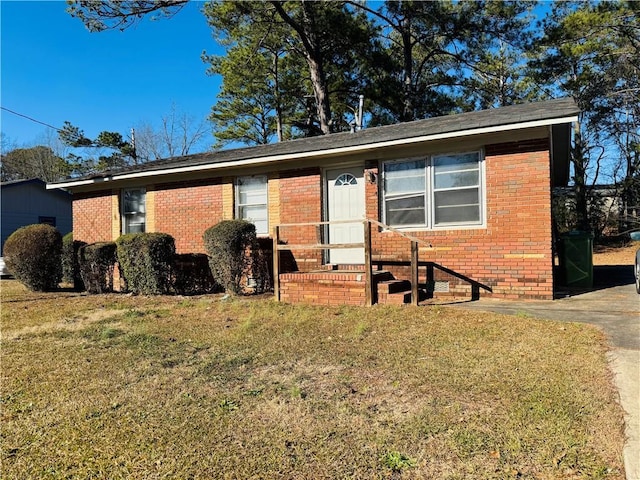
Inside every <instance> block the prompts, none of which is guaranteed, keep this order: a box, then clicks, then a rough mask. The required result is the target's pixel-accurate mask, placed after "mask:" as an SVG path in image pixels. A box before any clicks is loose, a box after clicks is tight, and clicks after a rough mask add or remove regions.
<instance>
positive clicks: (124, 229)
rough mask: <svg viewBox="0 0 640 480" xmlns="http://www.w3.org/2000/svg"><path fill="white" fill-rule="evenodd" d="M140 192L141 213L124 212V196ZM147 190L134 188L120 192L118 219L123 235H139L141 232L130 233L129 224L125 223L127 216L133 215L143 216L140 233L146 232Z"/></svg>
mask: <svg viewBox="0 0 640 480" xmlns="http://www.w3.org/2000/svg"><path fill="white" fill-rule="evenodd" d="M135 191H138V192H142V200H143V205H144V209H143V211H141V212H126V211H125V195H126V194H127V192H135ZM146 205H147V190H146V189H145V188H144V187H136V188H125V189H123V190H122V191H121V192H120V219H121V229H122V233H123V234H127V233H141V232H131V231H130V226H129V223H128V222H127V218H126V217H127V215H135V214H138V215H140V214H142V215H144V222H143V223H142V233H143V232H146V231H147V208H146ZM138 225H139V224H138Z"/></svg>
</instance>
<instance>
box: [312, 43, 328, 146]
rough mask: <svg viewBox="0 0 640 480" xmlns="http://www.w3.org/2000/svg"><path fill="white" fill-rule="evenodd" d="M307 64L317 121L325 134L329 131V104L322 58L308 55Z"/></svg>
mask: <svg viewBox="0 0 640 480" xmlns="http://www.w3.org/2000/svg"><path fill="white" fill-rule="evenodd" d="M307 64H308V65H309V74H310V76H311V84H312V85H313V94H314V96H315V97H316V111H317V114H318V122H320V130H322V133H323V134H324V135H327V134H329V133H331V104H330V102H329V93H328V92H327V79H326V77H325V74H324V68H323V67H322V58H320V59H318V58H315V57H314V56H311V55H308V56H307Z"/></svg>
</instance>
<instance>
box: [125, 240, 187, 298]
mask: <svg viewBox="0 0 640 480" xmlns="http://www.w3.org/2000/svg"><path fill="white" fill-rule="evenodd" d="M116 245H117V246H118V263H119V265H120V272H121V274H122V276H123V277H124V280H125V283H126V288H127V290H129V291H131V292H133V293H136V294H143V295H159V294H165V293H169V290H170V289H171V265H172V263H173V256H174V255H175V252H176V247H175V242H174V240H173V237H172V236H171V235H167V234H166V233H129V234H127V235H122V236H121V237H120V238H118V240H116Z"/></svg>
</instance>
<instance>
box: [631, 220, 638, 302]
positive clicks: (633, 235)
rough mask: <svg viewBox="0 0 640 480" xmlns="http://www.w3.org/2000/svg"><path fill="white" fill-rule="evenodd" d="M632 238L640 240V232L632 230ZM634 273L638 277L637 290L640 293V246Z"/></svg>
mask: <svg viewBox="0 0 640 480" xmlns="http://www.w3.org/2000/svg"><path fill="white" fill-rule="evenodd" d="M631 240H640V232H632V233H631ZM633 275H634V276H635V277H636V292H638V293H640V248H639V249H638V250H636V261H635V263H634V265H633Z"/></svg>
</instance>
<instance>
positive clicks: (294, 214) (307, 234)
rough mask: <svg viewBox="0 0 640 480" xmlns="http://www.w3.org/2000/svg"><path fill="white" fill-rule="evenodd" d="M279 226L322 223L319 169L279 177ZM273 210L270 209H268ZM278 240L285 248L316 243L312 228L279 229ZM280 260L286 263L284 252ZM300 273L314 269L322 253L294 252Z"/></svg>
mask: <svg viewBox="0 0 640 480" xmlns="http://www.w3.org/2000/svg"><path fill="white" fill-rule="evenodd" d="M279 185H280V205H279V208H280V223H284V224H287V223H310V222H320V221H322V175H321V173H320V169H319V168H313V169H306V170H293V171H288V172H283V173H281V174H280V179H279ZM272 208H273V206H272ZM280 238H281V239H282V240H283V241H284V242H285V243H289V244H305V245H306V244H314V243H319V241H320V239H319V238H318V229H317V228H316V226H313V225H311V226H301V227H282V228H281V230H280ZM283 255H284V257H285V258H283V260H287V257H288V256H289V255H288V252H285V253H284V254H283ZM294 257H295V265H296V267H297V269H298V270H300V271H309V270H313V269H317V268H319V267H320V266H321V264H322V253H321V252H319V251H317V250H302V251H300V250H298V251H296V252H294Z"/></svg>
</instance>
